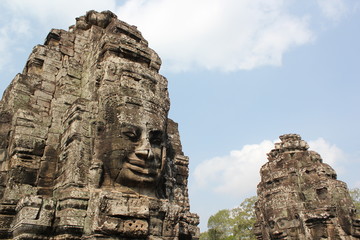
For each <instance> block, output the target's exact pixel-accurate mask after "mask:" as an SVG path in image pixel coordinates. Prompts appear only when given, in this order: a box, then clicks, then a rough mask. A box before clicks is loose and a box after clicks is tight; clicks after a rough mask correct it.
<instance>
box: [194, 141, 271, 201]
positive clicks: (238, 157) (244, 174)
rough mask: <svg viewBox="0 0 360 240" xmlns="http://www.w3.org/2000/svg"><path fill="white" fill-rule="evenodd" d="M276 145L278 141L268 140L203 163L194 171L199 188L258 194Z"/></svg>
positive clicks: (230, 192)
mask: <svg viewBox="0 0 360 240" xmlns="http://www.w3.org/2000/svg"><path fill="white" fill-rule="evenodd" d="M273 147H274V142H272V141H268V140H266V141H263V142H261V143H260V144H252V145H245V146H244V147H243V148H242V149H241V150H234V151H231V152H230V154H229V155H227V156H223V157H215V158H213V159H210V160H206V161H204V162H202V163H200V164H199V165H198V166H197V167H196V168H195V171H194V177H195V181H196V184H197V187H201V188H207V187H212V190H213V191H215V192H218V193H227V194H230V195H234V196H244V195H248V194H249V193H250V194H254V193H255V191H256V185H257V184H258V183H259V181H260V173H259V171H260V167H261V166H262V165H263V164H264V163H266V161H267V158H266V153H268V152H269V151H270V150H271V149H272V148H273Z"/></svg>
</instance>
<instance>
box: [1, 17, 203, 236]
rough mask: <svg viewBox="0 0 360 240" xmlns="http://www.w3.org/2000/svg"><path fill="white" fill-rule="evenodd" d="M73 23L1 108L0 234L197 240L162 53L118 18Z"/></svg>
mask: <svg viewBox="0 0 360 240" xmlns="http://www.w3.org/2000/svg"><path fill="white" fill-rule="evenodd" d="M76 20H77V21H76V24H75V25H74V26H71V27H70V30H69V31H65V30H58V29H53V30H51V32H50V33H49V35H48V36H47V38H46V41H45V44H44V45H38V46H36V47H35V48H34V50H33V52H32V53H31V54H30V57H29V60H28V62H27V65H26V67H25V69H24V71H23V73H22V74H19V75H17V76H16V77H15V79H14V80H13V82H12V83H11V85H10V86H9V87H8V88H7V90H6V92H5V94H4V96H3V99H2V100H1V102H0V124H1V125H0V140H1V142H0V178H1V181H0V239H52V240H60V239H169V240H170V239H179V240H181V239H198V237H199V229H198V227H197V225H198V223H199V219H198V216H197V215H196V214H192V213H190V212H189V199H188V192H187V191H188V190H187V178H188V158H187V157H185V156H184V155H183V152H182V150H181V144H180V139H179V133H178V131H177V124H176V123H174V122H173V121H172V120H171V119H168V116H167V114H168V111H169V97H168V92H167V80H166V78H164V77H163V76H161V75H160V74H159V73H158V71H159V68H160V65H161V61H160V58H159V57H158V55H157V54H156V53H155V52H154V51H153V50H152V49H150V48H149V47H148V45H147V41H146V40H145V39H144V38H143V37H142V35H141V33H140V32H139V31H138V30H137V29H136V27H134V26H131V25H128V24H126V23H124V22H122V21H120V20H118V19H117V18H116V16H115V14H113V13H111V12H109V11H106V12H101V13H99V12H95V11H90V12H88V13H87V14H86V15H85V16H81V17H79V18H77V19H76Z"/></svg>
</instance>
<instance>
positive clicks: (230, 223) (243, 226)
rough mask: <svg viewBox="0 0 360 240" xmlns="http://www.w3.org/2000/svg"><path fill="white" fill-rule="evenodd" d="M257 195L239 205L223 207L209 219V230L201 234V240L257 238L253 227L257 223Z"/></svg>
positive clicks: (251, 239) (252, 239) (253, 239)
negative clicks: (229, 207) (255, 206)
mask: <svg viewBox="0 0 360 240" xmlns="http://www.w3.org/2000/svg"><path fill="white" fill-rule="evenodd" d="M255 201H256V197H250V198H247V199H245V200H244V201H243V202H242V203H241V204H240V205H239V206H238V207H236V208H233V209H223V210H220V211H218V212H217V213H216V214H214V215H212V216H211V217H210V218H209V220H208V225H207V227H208V231H207V232H204V233H202V234H201V236H200V239H201V240H233V239H248V240H255V239H256V238H255V236H254V234H253V233H252V227H253V225H254V223H255V212H254V204H255Z"/></svg>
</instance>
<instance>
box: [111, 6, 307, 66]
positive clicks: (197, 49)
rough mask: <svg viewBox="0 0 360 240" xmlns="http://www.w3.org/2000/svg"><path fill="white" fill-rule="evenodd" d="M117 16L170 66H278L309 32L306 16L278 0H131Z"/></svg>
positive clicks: (301, 43) (304, 42)
mask: <svg viewBox="0 0 360 240" xmlns="http://www.w3.org/2000/svg"><path fill="white" fill-rule="evenodd" d="M118 16H119V17H120V18H122V19H124V20H125V21H127V22H128V23H131V24H134V25H137V26H138V27H139V29H140V30H141V31H142V32H143V34H144V36H145V38H147V39H148V40H149V42H150V44H151V46H152V47H153V48H154V49H155V50H156V51H158V52H159V54H160V56H161V57H162V58H163V59H164V60H165V61H164V62H165V63H166V64H168V67H170V68H171V69H175V70H185V69H189V68H191V67H196V66H201V67H204V68H208V69H221V70H223V71H234V70H239V69H253V68H256V67H259V66H264V65H276V66H279V65H281V63H282V56H283V54H284V53H285V52H286V51H287V50H289V48H291V47H294V46H299V45H303V44H306V43H309V42H310V41H312V39H313V38H314V34H313V33H312V32H311V30H310V29H309V25H308V18H307V17H305V16H295V15H292V14H290V13H289V12H288V9H287V5H286V3H285V1H283V0H242V1H238V0H211V1H209V0H197V1H192V0H173V1H166V0H152V1H143V0H132V1H127V2H126V3H125V4H124V5H123V6H122V7H120V8H119V10H118Z"/></svg>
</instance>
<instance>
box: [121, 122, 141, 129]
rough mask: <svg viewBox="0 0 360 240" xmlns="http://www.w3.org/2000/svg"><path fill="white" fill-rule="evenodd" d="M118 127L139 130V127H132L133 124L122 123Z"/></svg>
mask: <svg viewBox="0 0 360 240" xmlns="http://www.w3.org/2000/svg"><path fill="white" fill-rule="evenodd" d="M120 127H121V128H133V129H141V127H140V126H136V125H133V124H131V123H127V122H122V123H121V124H120Z"/></svg>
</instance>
